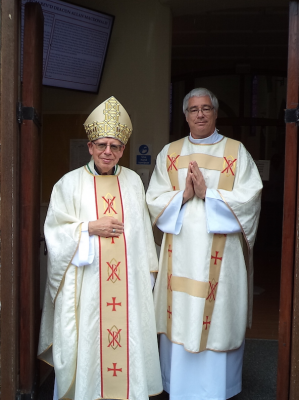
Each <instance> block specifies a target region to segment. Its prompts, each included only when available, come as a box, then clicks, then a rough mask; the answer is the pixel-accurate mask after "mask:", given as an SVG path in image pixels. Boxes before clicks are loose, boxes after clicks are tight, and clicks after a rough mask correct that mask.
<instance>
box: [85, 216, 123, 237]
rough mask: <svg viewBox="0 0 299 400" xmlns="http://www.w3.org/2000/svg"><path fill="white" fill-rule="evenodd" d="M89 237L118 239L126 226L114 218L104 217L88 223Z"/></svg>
mask: <svg viewBox="0 0 299 400" xmlns="http://www.w3.org/2000/svg"><path fill="white" fill-rule="evenodd" d="M88 232H89V235H90V236H92V235H97V236H101V237H106V238H107V237H118V236H119V235H121V234H122V233H123V232H124V224H123V223H122V222H119V221H118V220H117V219H116V218H113V217H102V218H99V219H97V220H96V221H89V223H88Z"/></svg>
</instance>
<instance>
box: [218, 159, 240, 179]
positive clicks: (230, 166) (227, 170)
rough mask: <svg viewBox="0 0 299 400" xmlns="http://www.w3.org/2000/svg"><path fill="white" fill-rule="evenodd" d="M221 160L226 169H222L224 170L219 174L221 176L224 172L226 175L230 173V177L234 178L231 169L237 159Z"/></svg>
mask: <svg viewBox="0 0 299 400" xmlns="http://www.w3.org/2000/svg"><path fill="white" fill-rule="evenodd" d="M223 158H224V160H225V162H226V164H227V166H226V168H224V170H223V171H222V172H221V173H222V174H223V173H225V172H226V173H227V174H228V173H229V171H230V172H231V173H232V175H233V176H235V174H234V172H233V170H232V168H233V167H234V163H235V162H236V161H237V159H236V158H235V159H234V160H228V159H227V158H226V157H223ZM224 166H225V164H224Z"/></svg>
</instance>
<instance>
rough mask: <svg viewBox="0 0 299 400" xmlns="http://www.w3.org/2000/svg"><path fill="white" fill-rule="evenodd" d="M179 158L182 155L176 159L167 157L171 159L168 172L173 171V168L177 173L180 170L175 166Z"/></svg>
mask: <svg viewBox="0 0 299 400" xmlns="http://www.w3.org/2000/svg"><path fill="white" fill-rule="evenodd" d="M179 156H180V155H178V156H176V157H171V156H167V157H168V159H169V161H170V165H169V167H168V169H167V172H168V171H169V170H170V171H172V167H173V168H174V169H175V170H176V171H177V170H178V169H177V167H176V165H175V163H176V160H177V159H178V158H179Z"/></svg>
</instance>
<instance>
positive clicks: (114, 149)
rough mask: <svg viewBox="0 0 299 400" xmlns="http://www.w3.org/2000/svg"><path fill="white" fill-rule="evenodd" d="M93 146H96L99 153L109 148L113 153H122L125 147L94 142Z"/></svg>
mask: <svg viewBox="0 0 299 400" xmlns="http://www.w3.org/2000/svg"><path fill="white" fill-rule="evenodd" d="M92 144H94V145H95V146H96V148H97V149H98V150H99V151H104V150H106V148H107V147H108V146H109V147H110V150H111V151H112V152H113V153H117V152H119V151H121V149H122V148H123V146H122V145H121V144H109V143H94V142H92Z"/></svg>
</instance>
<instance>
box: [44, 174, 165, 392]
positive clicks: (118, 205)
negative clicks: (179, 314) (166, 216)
mask: <svg viewBox="0 0 299 400" xmlns="http://www.w3.org/2000/svg"><path fill="white" fill-rule="evenodd" d="M102 216H113V217H114V218H117V219H118V220H119V221H123V222H124V234H123V235H121V236H119V237H118V238H102V237H97V236H95V257H94V261H93V262H92V264H90V265H87V266H85V267H80V268H78V267H76V266H74V265H72V263H71V260H72V258H73V256H74V254H75V253H76V250H77V247H78V243H79V240H80V227H81V224H82V222H85V221H92V220H95V219H97V218H101V217H102ZM45 236H46V241H47V247H48V251H49V256H48V281H47V287H46V293H45V300H44V308H43V317H42V324H41V333H40V343H39V351H38V353H39V358H40V359H42V360H44V361H46V362H48V363H49V364H51V365H53V364H54V368H55V374H56V380H57V387H58V398H67V399H75V400H84V399H86V400H96V399H100V398H106V399H132V400H147V399H148V396H149V395H155V394H158V393H159V392H161V391H162V384H161V376H160V366H159V359H158V350H157V339H156V329H155V320H154V309H153V299H152V292H151V283H150V271H157V259H156V250H155V246H154V242H153V239H152V231H151V224H150V219H149V216H148V211H147V207H146V204H145V199H144V191H143V185H142V182H141V180H140V178H139V176H138V175H137V174H135V173H134V172H133V171H130V170H128V169H126V168H121V169H120V171H119V173H118V174H117V175H115V176H95V175H93V174H91V173H90V172H89V171H88V169H87V168H85V167H82V168H79V169H77V170H75V171H72V172H70V173H69V174H67V175H65V176H64V177H63V178H62V179H61V180H60V181H59V182H58V183H57V184H56V185H55V186H54V189H53V193H52V197H51V203H50V206H49V210H48V215H47V219H46V223H45Z"/></svg>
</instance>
